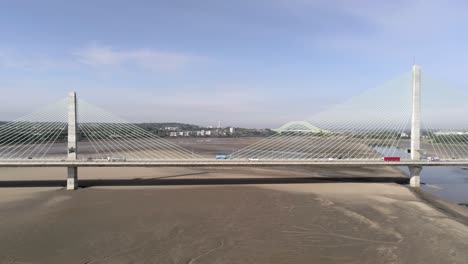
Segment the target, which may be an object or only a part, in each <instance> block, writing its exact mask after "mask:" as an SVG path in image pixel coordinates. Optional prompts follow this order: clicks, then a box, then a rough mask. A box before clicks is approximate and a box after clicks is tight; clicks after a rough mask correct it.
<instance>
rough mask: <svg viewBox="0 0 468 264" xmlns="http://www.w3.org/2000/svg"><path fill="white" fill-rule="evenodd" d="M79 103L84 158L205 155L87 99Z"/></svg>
mask: <svg viewBox="0 0 468 264" xmlns="http://www.w3.org/2000/svg"><path fill="white" fill-rule="evenodd" d="M78 105H79V107H78V117H79V121H78V128H79V130H80V140H79V141H78V155H79V157H80V158H82V159H83V158H84V159H116V160H178V159H203V157H202V156H200V155H198V154H195V153H193V152H190V151H188V150H186V149H184V148H182V147H180V146H178V145H176V144H174V143H172V142H170V141H168V140H165V139H163V138H161V137H158V136H157V135H155V134H153V133H151V132H149V131H146V130H144V129H143V128H141V127H139V126H136V125H135V124H131V123H129V122H127V121H125V120H123V119H121V118H118V117H116V116H114V115H112V114H111V113H109V112H107V111H105V110H103V109H101V108H98V107H96V106H93V105H91V104H89V103H87V102H85V101H83V100H79V101H78Z"/></svg>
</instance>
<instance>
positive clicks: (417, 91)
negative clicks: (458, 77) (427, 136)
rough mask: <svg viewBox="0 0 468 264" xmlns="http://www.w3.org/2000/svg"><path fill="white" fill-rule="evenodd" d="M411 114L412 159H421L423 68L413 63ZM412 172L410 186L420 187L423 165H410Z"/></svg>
mask: <svg viewBox="0 0 468 264" xmlns="http://www.w3.org/2000/svg"><path fill="white" fill-rule="evenodd" d="M412 99H413V100H412V115H411V160H414V161H419V160H420V159H421V156H420V155H421V153H420V144H421V143H420V141H421V69H420V68H419V66H418V65H413V96H412ZM409 169H410V173H411V175H410V176H411V180H410V186H411V187H419V185H420V179H419V175H420V173H421V170H422V167H409Z"/></svg>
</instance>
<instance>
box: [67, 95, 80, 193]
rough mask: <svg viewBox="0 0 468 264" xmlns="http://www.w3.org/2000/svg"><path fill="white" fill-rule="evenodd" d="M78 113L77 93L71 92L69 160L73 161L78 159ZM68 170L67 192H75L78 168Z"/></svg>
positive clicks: (68, 168)
mask: <svg viewBox="0 0 468 264" xmlns="http://www.w3.org/2000/svg"><path fill="white" fill-rule="evenodd" d="M76 112H77V108H76V93H75V92H71V93H70V94H69V95H68V160H72V161H73V160H77V157H78V145H77V143H76V141H77V138H76V130H77V128H78V126H77V122H76ZM67 170H68V172H67V190H75V189H76V188H78V168H77V167H67Z"/></svg>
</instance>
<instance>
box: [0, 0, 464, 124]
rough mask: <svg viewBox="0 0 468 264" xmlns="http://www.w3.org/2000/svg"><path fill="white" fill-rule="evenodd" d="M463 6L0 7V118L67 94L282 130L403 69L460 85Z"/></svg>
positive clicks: (167, 114)
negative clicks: (415, 65)
mask: <svg viewBox="0 0 468 264" xmlns="http://www.w3.org/2000/svg"><path fill="white" fill-rule="evenodd" d="M466 11H468V4H467V3H465V1H457V0H453V1H436V0H426V1H422V0H419V1H410V0H405V1H403V0H395V1H359V0H357V1H346V0H342V1H327V0H323V1H322V0H318V1H306V0H269V1H267V0H238V1H215V0H208V1H204V0H199V1H188V0H187V1H178V0H172V1H138V0H135V1H118V0H112V1H110V0H103V1H87V0H81V1H58V0H57V1H51V0H49V1H48V0H44V1H33V0H30V1H24V0H16V1H8V0H0V91H1V97H0V120H7V119H8V120H10V119H14V118H17V117H20V116H22V115H24V114H27V113H29V112H31V111H33V110H34V109H36V108H38V107H40V106H42V105H45V104H48V103H51V102H54V101H56V100H58V99H61V98H63V97H65V96H66V94H67V92H68V91H71V90H75V91H77V92H78V96H79V97H80V98H81V99H83V100H85V101H87V102H89V103H92V104H94V105H97V106H100V107H102V108H105V109H107V110H109V111H111V112H113V113H114V114H116V115H118V116H121V117H123V118H125V119H127V120H129V121H153V122H164V121H179V122H188V123H195V124H201V125H216V124H217V122H218V121H221V122H222V124H223V125H226V126H228V125H233V126H248V127H277V126H280V125H281V124H283V123H286V122H287V121H291V120H303V119H307V118H308V117H310V116H311V115H313V114H314V113H317V112H319V111H322V110H324V109H327V108H329V107H330V106H331V105H334V104H337V103H340V102H343V101H345V100H346V99H347V98H349V97H350V96H352V95H356V94H359V93H362V92H363V91H365V90H368V89H370V88H373V87H376V86H378V85H380V84H382V83H385V82H386V81H387V80H390V79H392V78H395V77H397V76H400V75H401V74H403V73H406V72H409V71H410V70H411V64H412V62H413V57H416V60H417V62H418V63H419V64H420V65H421V67H422V69H423V72H424V74H427V75H431V76H432V77H435V78H437V79H442V80H447V81H450V82H452V83H454V84H455V85H457V86H459V87H466V84H468V75H467V74H466V72H467V70H468V53H467V48H466V47H468V34H467V28H468V16H466Z"/></svg>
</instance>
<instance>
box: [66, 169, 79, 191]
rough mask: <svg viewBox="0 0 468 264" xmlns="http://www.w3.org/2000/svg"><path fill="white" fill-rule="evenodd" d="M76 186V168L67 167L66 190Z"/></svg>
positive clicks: (73, 188)
mask: <svg viewBox="0 0 468 264" xmlns="http://www.w3.org/2000/svg"><path fill="white" fill-rule="evenodd" d="M77 188H78V168H77V167H67V190H75V189H77Z"/></svg>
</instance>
